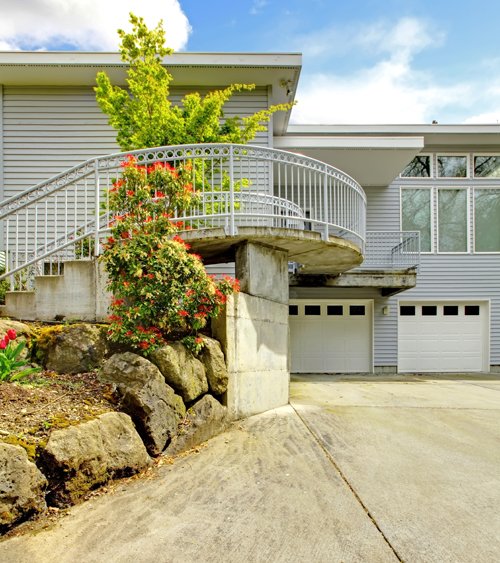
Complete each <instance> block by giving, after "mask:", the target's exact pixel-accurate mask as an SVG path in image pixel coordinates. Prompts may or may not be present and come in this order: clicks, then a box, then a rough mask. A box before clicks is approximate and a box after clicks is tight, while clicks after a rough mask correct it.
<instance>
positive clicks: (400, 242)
mask: <svg viewBox="0 0 500 563" xmlns="http://www.w3.org/2000/svg"><path fill="white" fill-rule="evenodd" d="M419 268H420V232H419V231H367V233H366V246H365V258H364V261H363V263H362V264H361V266H359V267H358V268H356V269H358V270H381V271H387V270H390V271H398V270H400V271H407V270H416V271H417V272H418V270H419ZM353 271H354V270H353Z"/></svg>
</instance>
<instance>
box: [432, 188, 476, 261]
mask: <svg viewBox="0 0 500 563" xmlns="http://www.w3.org/2000/svg"><path fill="white" fill-rule="evenodd" d="M439 190H464V191H466V192H467V193H466V198H467V209H466V211H465V213H466V218H467V225H466V232H467V250H460V251H459V252H451V251H449V250H439ZM470 248H471V246H470V186H437V187H436V250H437V253H438V254H451V255H457V254H470Z"/></svg>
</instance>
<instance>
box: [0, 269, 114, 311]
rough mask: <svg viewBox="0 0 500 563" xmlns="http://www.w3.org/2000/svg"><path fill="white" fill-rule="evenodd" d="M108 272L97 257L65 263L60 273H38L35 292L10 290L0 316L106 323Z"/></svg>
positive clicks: (1, 306) (108, 299) (0, 306)
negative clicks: (50, 274)
mask: <svg viewBox="0 0 500 563" xmlns="http://www.w3.org/2000/svg"><path fill="white" fill-rule="evenodd" d="M106 282H107V275H106V273H105V271H104V267H103V264H102V263H100V262H97V261H96V260H72V261H69V262H64V274H62V275H60V276H36V277H35V290H34V291H8V292H7V293H6V294H5V305H0V315H1V316H2V317H10V318H13V319H25V320H43V321H52V320H55V321H64V320H70V319H78V320H81V321H97V322H102V321H104V320H105V319H106V317H107V316H108V315H109V314H110V312H109V305H110V302H111V301H110V297H111V294H110V293H109V292H108V291H107V283H106Z"/></svg>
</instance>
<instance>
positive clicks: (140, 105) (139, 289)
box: [87, 14, 291, 354]
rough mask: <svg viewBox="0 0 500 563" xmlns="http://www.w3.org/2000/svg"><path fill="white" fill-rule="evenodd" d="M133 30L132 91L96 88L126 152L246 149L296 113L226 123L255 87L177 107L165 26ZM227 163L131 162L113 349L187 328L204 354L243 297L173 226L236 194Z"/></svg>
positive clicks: (125, 40)
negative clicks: (237, 98)
mask: <svg viewBox="0 0 500 563" xmlns="http://www.w3.org/2000/svg"><path fill="white" fill-rule="evenodd" d="M130 22H131V24H132V27H133V29H132V32H131V33H125V32H124V31H123V30H119V31H118V34H119V36H120V38H121V43H120V52H121V56H122V60H123V61H124V62H126V63H128V65H129V68H128V70H127V73H128V80H127V84H128V89H127V90H125V89H123V88H120V87H118V86H113V85H112V84H111V81H110V79H109V77H108V76H107V75H106V73H104V72H100V73H99V74H98V75H97V87H96V88H95V91H96V98H97V101H98V103H99V106H100V107H101V109H102V111H103V112H104V113H105V114H107V115H108V116H109V123H110V125H112V126H113V127H114V128H115V129H116V130H117V132H118V133H117V142H118V144H119V145H120V147H121V148H122V149H123V150H124V151H129V150H134V149H143V148H153V147H158V146H172V145H183V144H199V143H241V144H244V143H246V142H248V141H250V140H251V139H253V138H254V137H255V134H256V133H257V131H265V130H266V126H265V125H264V124H265V123H267V122H269V120H270V118H271V116H272V115H273V114H274V113H275V112H276V111H280V110H287V109H289V108H290V107H291V104H280V105H277V106H273V107H271V108H269V109H268V110H263V111H260V112H257V113H255V114H254V115H252V116H249V117H244V118H239V117H237V116H235V117H233V118H226V117H225V116H224V112H223V110H222V108H223V105H224V103H225V102H227V101H228V100H229V99H230V98H231V96H232V95H233V94H234V93H235V92H240V91H242V90H252V89H253V88H254V87H255V86H254V85H252V84H251V85H246V84H233V85H231V86H228V87H227V88H225V89H224V90H217V91H214V92H210V93H209V94H207V95H206V96H205V97H204V98H202V97H201V96H200V95H199V94H198V93H192V94H188V95H187V96H185V97H184V99H183V100H182V104H181V106H176V105H174V104H172V103H171V101H170V100H169V85H170V82H171V80H172V76H171V75H170V74H169V73H168V71H167V69H166V68H165V67H164V66H163V58H164V57H165V56H167V55H170V54H171V53H172V50H171V49H168V48H167V47H165V32H164V30H163V27H162V22H161V21H160V23H159V25H158V26H157V27H156V29H154V30H148V28H147V27H146V25H145V24H144V20H143V19H142V18H140V17H137V16H134V15H133V14H130ZM223 162H224V158H223V156H221V157H220V158H219V159H213V160H210V161H208V162H205V163H202V161H201V160H200V159H192V160H191V161H190V160H189V159H188V160H186V161H184V162H174V163H172V164H165V163H160V162H157V163H154V164H152V165H150V166H148V167H145V166H141V165H140V163H138V162H136V161H135V159H134V158H133V157H129V159H128V160H127V161H126V162H125V163H124V165H123V171H122V174H121V177H120V178H119V179H116V180H115V181H114V185H113V188H112V189H111V190H110V192H109V196H110V197H109V201H110V209H111V211H112V212H113V214H114V222H113V224H112V225H111V226H112V230H111V236H110V237H109V239H108V241H107V243H106V244H105V245H104V253H103V255H102V259H103V260H104V262H105V264H106V270H107V272H108V275H109V279H110V289H111V291H112V293H113V296H114V297H113V301H112V305H111V308H112V310H113V314H112V315H111V317H110V322H111V325H110V331H109V332H110V336H111V338H112V339H113V340H115V341H118V342H126V343H128V344H130V345H132V346H133V347H135V348H138V349H139V350H142V351H143V353H144V354H148V353H149V352H150V351H151V350H153V349H154V348H156V347H158V346H161V345H162V344H163V343H164V342H165V338H167V336H168V334H169V333H171V332H172V331H173V330H177V329H181V330H183V331H184V332H185V333H187V334H188V336H186V337H185V338H184V340H183V341H184V343H185V344H186V345H187V346H188V347H189V348H190V349H191V350H192V351H193V352H197V351H198V350H199V349H200V347H201V345H202V340H201V338H200V337H199V336H198V334H197V331H198V330H200V329H201V328H203V327H204V326H205V325H206V323H207V322H208V321H209V320H210V319H211V318H214V317H216V316H217V315H218V314H219V312H220V310H221V308H222V307H223V306H224V304H225V302H226V299H227V298H228V296H229V295H231V294H232V293H233V292H234V291H238V281H237V280H234V279H232V278H229V277H225V278H224V279H222V280H216V279H214V277H213V276H209V275H208V274H207V272H206V271H205V269H204V267H203V263H202V261H201V259H200V257H199V256H196V255H195V254H191V253H189V247H188V246H187V245H186V244H185V243H184V242H183V241H182V239H181V238H180V237H178V236H177V235H176V234H175V233H176V232H178V231H180V230H183V229H184V228H185V226H184V225H183V224H182V223H179V222H176V221H174V220H173V217H176V216H177V217H179V216H180V215H182V212H183V211H184V210H187V209H189V208H190V207H193V206H196V205H199V204H200V201H201V194H200V189H203V188H205V189H208V190H210V191H227V190H229V189H230V188H231V186H230V181H229V177H228V175H227V173H226V171H225V170H224V167H223V166H222V164H223ZM215 178H217V179H218V180H217V181H218V184H217V185H216V184H215V183H214V181H215ZM248 186H249V180H245V179H243V180H240V181H239V182H237V183H235V184H234V185H233V186H232V187H233V189H234V190H241V189H243V188H244V187H248ZM211 205H212V206H214V207H215V206H217V205H219V206H220V205H221V204H220V203H213V204H209V205H208V206H206V207H207V208H210V209H211V207H210V206H211ZM217 210H218V211H221V209H220V208H219V209H216V211H217ZM87 252H90V250H87Z"/></svg>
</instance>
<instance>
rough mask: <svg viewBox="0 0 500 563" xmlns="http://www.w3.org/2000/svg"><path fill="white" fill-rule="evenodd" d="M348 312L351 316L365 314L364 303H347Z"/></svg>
mask: <svg viewBox="0 0 500 563" xmlns="http://www.w3.org/2000/svg"><path fill="white" fill-rule="evenodd" d="M349 314H350V315H351V317H362V316H364V314H365V306H364V305H349Z"/></svg>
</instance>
